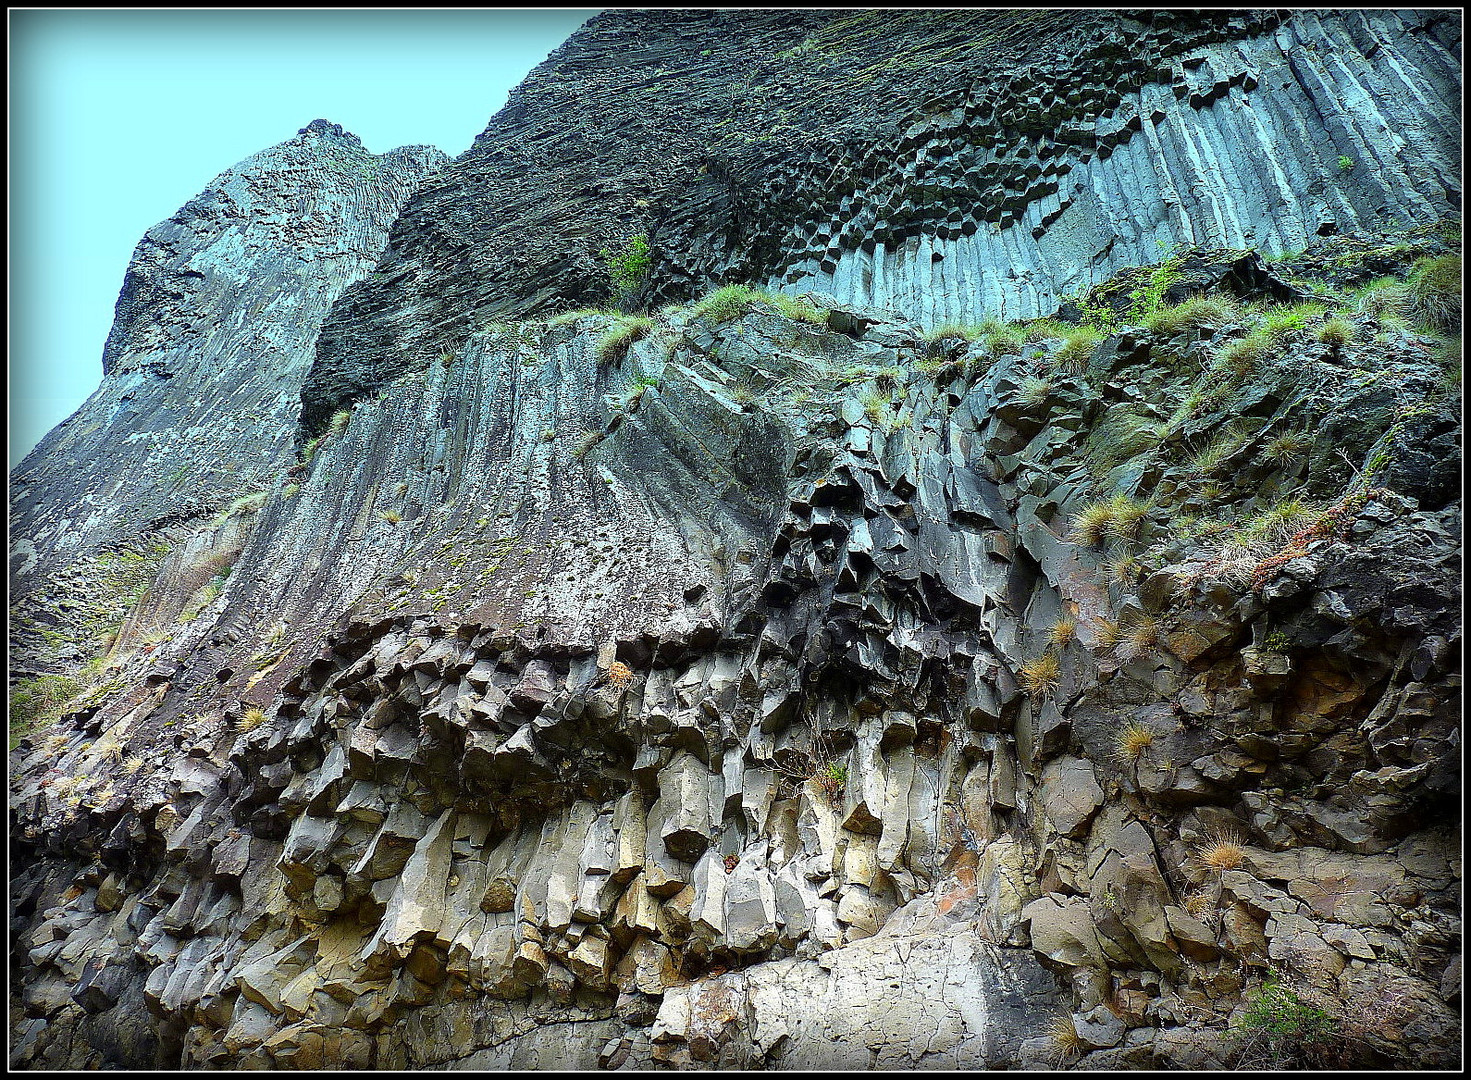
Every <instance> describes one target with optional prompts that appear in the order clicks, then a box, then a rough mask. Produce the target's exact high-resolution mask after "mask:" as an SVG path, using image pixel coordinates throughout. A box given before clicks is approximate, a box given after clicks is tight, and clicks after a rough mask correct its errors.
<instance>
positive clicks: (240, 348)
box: [11, 11, 1461, 1070]
mask: <svg viewBox="0 0 1471 1080" xmlns="http://www.w3.org/2000/svg"><path fill="white" fill-rule="evenodd" d="M1151 19H1152V21H1150V22H1148V23H1141V22H1138V21H1136V20H1134V19H1131V18H1129V17H1126V16H1121V15H1115V14H1112V13H1105V12H1098V13H1086V12H1085V13H1072V12H1069V13H1034V12H1024V13H1009V14H1008V13H1000V14H991V13H985V14H981V13H977V14H971V13H959V12H950V13H943V14H942V15H941V16H931V15H929V14H927V13H922V12H899V13H895V12H865V13H839V12H799V13H777V12H632V11H619V12H610V13H607V14H605V15H601V16H599V17H598V18H596V19H594V20H593V21H592V22H591V23H589V24H588V26H587V27H585V28H584V29H583V30H582V31H580V32H579V33H578V34H577V35H574V37H573V38H572V39H571V40H570V41H569V42H568V43H567V44H565V45H564V46H562V47H561V48H560V49H559V50H557V51H556V52H555V53H554V54H553V55H552V57H551V58H550V59H549V60H548V61H547V63H546V64H544V65H543V66H542V67H540V68H538V69H537V71H536V72H534V73H533V75H532V76H531V77H530V78H529V79H528V81H527V83H526V84H524V85H523V87H522V88H521V89H519V90H518V91H517V92H516V93H515V94H514V95H513V97H512V100H511V103H510V105H509V106H508V107H507V109H506V110H504V111H503V112H502V113H500V114H499V115H498V116H497V117H496V118H495V119H494V120H493V121H492V123H491V125H490V127H489V128H488V129H487V130H486V132H485V133H484V134H483V135H482V136H481V137H480V138H479V139H478V140H477V141H476V144H475V146H474V147H473V148H472V149H471V150H470V151H469V152H468V153H467V154H466V155H464V156H463V157H462V158H460V159H459V160H457V161H455V162H453V163H449V164H442V159H441V158H440V157H439V156H438V155H437V153H436V152H433V151H429V150H423V149H415V150H401V151H394V152H393V153H391V154H388V155H384V156H383V157H382V158H374V157H373V156H371V155H368V154H366V153H365V152H364V151H362V149H361V147H360V146H359V145H358V144H357V143H356V140H355V139H354V138H353V137H352V136H350V135H346V134H344V133H342V132H341V130H340V129H339V128H335V127H334V126H333V125H329V124H327V123H326V122H325V121H318V122H316V123H314V124H312V125H311V126H310V127H309V128H307V129H305V130H304V131H303V132H301V133H299V135H298V138H296V139H294V140H292V141H290V142H288V143H285V144H282V146H279V147H276V148H274V149H272V150H270V151H266V152H265V153H263V154H261V155H258V156H257V157H256V158H252V159H250V160H249V161H248V162H245V163H242V164H241V165H240V166H237V167H236V168H235V169H233V170H231V171H229V172H227V173H225V174H223V175H222V177H221V178H220V179H219V180H217V181H216V182H215V184H213V185H211V188H210V189H209V190H208V191H207V192H206V193H205V194H204V195H202V196H201V197H200V198H199V199H197V200H195V201H194V202H192V203H191V204H189V206H188V207H186V208H185V209H184V210H183V211H181V212H180V214H179V215H177V216H176V218H174V219H171V221H170V222H168V223H165V224H164V225H162V226H159V227H158V228H157V229H155V230H153V232H151V233H150V234H149V236H148V237H147V238H145V241H144V243H143V244H142V245H140V248H139V251H138V253H137V255H136V256H135V260H134V265H133V267H132V269H130V272H129V276H128V279H127V281H126V283H125V286H124V292H123V297H122V299H121V300H120V302H119V313H118V321H117V323H116V326H115V329H114V332H113V336H112V338H111V339H110V340H109V343H108V349H107V356H106V370H107V374H106V378H105V380H104V383H103V386H102V388H101V389H100V390H99V391H98V393H97V395H95V396H94V398H93V399H92V400H91V401H89V403H88V404H87V405H86V406H84V407H83V409H82V410H81V411H80V412H79V413H78V414H77V416H76V417H73V418H72V419H71V420H69V421H67V423H66V424H64V425H62V427H60V428H58V429H57V431H56V432H54V433H53V434H52V435H51V436H49V437H48V439H47V441H46V442H44V443H43V444H42V445H41V446H40V447H38V449H37V451H36V452H35V453H34V454H33V455H32V456H31V457H30V458H28V459H27V461H26V462H25V463H23V465H22V466H21V468H20V470H18V472H17V475H16V477H15V483H16V488H15V490H16V494H15V496H14V498H15V513H16V518H15V520H16V526H15V533H14V535H15V538H16V542H15V544H14V545H13V548H12V590H13V597H14V598H18V599H13V601H12V603H13V604H18V605H19V606H18V607H17V608H16V609H14V614H15V615H18V616H23V618H17V619H16V620H15V621H14V623H13V638H12V648H13V649H14V650H15V655H16V656H17V658H18V660H19V663H18V664H17V667H18V669H19V671H20V672H21V673H27V674H29V673H48V674H49V675H50V676H51V677H53V678H55V677H56V676H66V677H71V678H74V679H75V680H76V682H75V684H74V685H73V686H72V687H71V689H75V690H77V691H78V692H77V693H76V694H75V696H71V695H70V694H69V693H68V694H65V695H62V696H67V697H70V700H67V701H65V702H64V703H63V702H60V701H57V702H53V707H51V708H50V709H49V710H40V711H39V713H37V715H36V720H35V722H34V725H33V727H32V728H31V729H29V730H25V729H20V730H18V729H16V728H14V727H13V728H12V756H11V765H12V799H11V844H12V850H13V852H14V853H15V855H16V860H15V863H14V867H15V870H14V872H13V875H12V882H11V892H12V942H13V948H12V970H13V972H14V973H15V979H14V982H13V998H12V1006H13V1013H12V1015H13V1016H15V1017H17V1019H16V1020H15V1022H14V1038H13V1040H12V1062H13V1064H14V1065H16V1066H17V1067H22V1068H25V1067H31V1068H56V1067H75V1068H89V1067H99V1066H105V1065H125V1066H133V1067H179V1066H182V1067H215V1068H221V1067H223V1068H236V1067H239V1068H327V1067H353V1068H430V1067H434V1068H442V1067H453V1068H472V1069H473V1068H496V1069H503V1068H573V1069H578V1068H584V1069H596V1068H602V1069H610V1070H616V1069H621V1068H629V1069H632V1068H645V1067H650V1066H657V1067H667V1068H782V1069H814V1068H815V1069H863V1068H883V1069H931V1068H946V1069H955V1068H975V1067H988V1068H994V1067H1024V1066H1035V1065H1046V1064H1053V1065H1058V1064H1072V1063H1078V1064H1080V1065H1081V1066H1083V1067H1094V1068H1152V1067H1164V1068H1198V1067H1222V1066H1243V1067H1250V1066H1252V1065H1263V1064H1266V1065H1286V1064H1294V1063H1295V1064H1308V1065H1313V1066H1317V1067H1360V1068H1362V1067H1384V1066H1411V1065H1414V1066H1431V1067H1448V1066H1453V1065H1455V1064H1458V1061H1459V1057H1458V1055H1459V1050H1458V1045H1459V1034H1460V1025H1459V1016H1458V1009H1459V1000H1460V975H1459V971H1460V930H1459V920H1458V910H1459V909H1458V906H1457V905H1458V895H1459V888H1460V872H1461V871H1460V859H1459V853H1458V846H1457V840H1458V832H1457V829H1456V828H1455V820H1456V809H1455V808H1456V807H1458V806H1459V792H1460V777H1459V760H1458V746H1459V738H1460V723H1459V709H1460V670H1459V650H1460V641H1461V630H1460V621H1459V607H1460V592H1459V590H1460V585H1459V582H1460V572H1461V567H1460V554H1459V546H1460V529H1459V523H1460V501H1459V493H1458V491H1457V488H1456V485H1455V483H1454V477H1455V475H1456V471H1457V469H1458V467H1459V460H1460V450H1459V446H1460V420H1459V410H1458V407H1457V402H1456V398H1455V395H1456V393H1457V391H1458V383H1454V384H1452V383H1448V382H1447V378H1446V373H1445V370H1444V367H1443V365H1444V363H1445V356H1446V355H1447V354H1446V351H1445V350H1446V346H1445V344H1444V342H1443V341H1442V336H1441V335H1440V334H1438V333H1432V328H1430V327H1429V326H1427V325H1426V324H1425V323H1424V319H1425V318H1427V317H1431V316H1433V317H1434V318H1437V319H1440V320H1441V321H1440V322H1439V323H1438V324H1437V325H1438V326H1439V327H1440V330H1441V331H1442V332H1443V331H1444V330H1445V328H1446V325H1447V323H1446V321H1445V316H1444V311H1445V310H1446V308H1445V305H1446V303H1447V301H1446V299H1445V296H1444V293H1443V292H1442V293H1440V294H1429V293H1427V289H1428V286H1426V285H1425V281H1426V280H1427V279H1428V277H1429V275H1430V273H1431V270H1432V269H1433V268H1434V267H1435V266H1444V265H1448V264H1447V263H1446V262H1445V260H1448V259H1453V258H1455V256H1454V255H1453V252H1455V251H1458V249H1459V248H1458V246H1459V226H1458V225H1457V224H1455V223H1454V222H1453V221H1452V220H1451V219H1450V217H1449V215H1451V214H1453V212H1454V210H1455V209H1456V208H1457V207H1458V196H1459V191H1458V183H1459V180H1458V174H1457V173H1456V171H1455V163H1456V162H1457V161H1458V160H1459V146H1458V144H1457V142H1456V139H1457V137H1458V136H1457V135H1456V134H1455V132H1456V130H1457V129H1456V128H1455V123H1454V122H1455V116H1456V99H1455V95H1456V94H1457V93H1458V92H1459V89H1458V87H1459V84H1458V78H1459V74H1458V68H1457V67H1456V66H1455V61H1454V59H1453V49H1454V48H1455V47H1456V46H1457V45H1458V43H1459V21H1458V17H1457V16H1455V15H1454V14H1453V13H1449V12H1440V13H1426V14H1419V15H1414V14H1409V13H1360V12H1347V13H1334V14H1332V15H1330V14H1328V13H1316V14H1315V13H1300V14H1292V15H1287V16H1285V17H1284V16H1283V15H1282V14H1280V13H1278V14H1270V15H1262V14H1259V13H1258V14H1245V13H1243V14H1239V15H1235V14H1229V13H1222V14H1214V13H1203V14H1202V13H1188V14H1187V13H1173V14H1169V13H1167V14H1161V15H1155V16H1151ZM737 58H740V60H739V62H737ZM747 72H750V73H751V74H750V75H749V77H748V78H747V77H746V76H745V73H747ZM961 88H963V89H961ZM819 136H820V137H819ZM824 140H826V141H824ZM1340 155H1341V156H1342V157H1343V158H1344V159H1346V160H1349V165H1348V166H1347V167H1344V166H1343V165H1342V163H1341V162H1340V161H1339V160H1338V158H1339V157H1340ZM637 233H646V234H647V235H648V237H649V240H650V242H651V245H652V250H653V258H652V263H651V266H650V268H649V270H648V272H647V273H646V274H643V275H641V276H640V279H639V282H638V283H637V288H635V289H633V290H625V297H624V300H625V306H627V307H629V308H634V307H640V306H643V307H647V306H648V305H649V304H650V303H657V302H664V301H675V302H674V303H672V304H670V305H668V306H666V307H664V308H662V309H661V310H659V311H658V312H657V313H656V314H654V315H652V316H650V317H648V318H647V321H639V320H638V319H635V318H632V317H630V316H625V315H621V314H619V313H616V312H612V311H597V310H587V311H581V312H572V313H568V314H565V315H561V316H558V317H556V318H551V319H546V318H538V317H534V316H537V315H539V314H540V313H545V312H550V311H555V310H557V309H558V308H560V307H566V306H569V304H570V303H572V302H578V301H581V300H585V299H593V298H599V299H600V298H601V297H602V296H603V295H605V294H606V290H607V272H606V270H605V269H604V268H602V260H601V259H600V258H599V257H598V256H597V254H596V253H597V252H598V251H599V250H600V249H602V248H604V247H609V246H612V247H615V248H616V247H617V245H619V244H620V243H622V242H623V241H624V240H626V239H627V238H628V237H630V236H632V235H634V234H637ZM1337 233H1343V234H1349V233H1353V234H1354V235H1335V234H1337ZM1310 240H1311V244H1309V241H1310ZM1178 242H1183V243H1185V244H1187V245H1194V247H1192V248H1191V249H1190V250H1188V251H1186V250H1184V249H1180V250H1176V251H1173V252H1166V251H1163V250H1161V249H1168V248H1170V247H1171V245H1173V244H1176V243H1178ZM1304 245H1308V246H1307V250H1306V251H1304V252H1302V253H1301V254H1298V255H1295V256H1292V257H1290V258H1286V259H1280V260H1274V259H1273V258H1270V256H1273V255H1276V254H1278V253H1280V249H1282V248H1295V247H1302V246H1304ZM1226 248H1230V249H1232V250H1223V249H1226ZM1235 249H1242V250H1235ZM1245 249H1264V250H1265V251H1266V254H1267V256H1269V257H1265V258H1264V257H1263V255H1262V254H1261V252H1260V251H1252V250H1245ZM1167 253H1170V254H1171V258H1169V259H1168V260H1164V259H1163V256H1164V255H1165V254H1167ZM1437 260H1438V261H1437ZM1149 264H1153V265H1149ZM1140 266H1143V267H1144V268H1143V269H1137V267H1140ZM375 267H376V269H375ZM1382 275H1389V276H1392V277H1396V278H1408V280H1407V281H1406V282H1402V283H1395V284H1390V285H1384V284H1382V283H1381V284H1380V285H1378V286H1376V287H1375V288H1374V289H1372V290H1369V291H1368V292H1365V293H1363V294H1362V295H1358V296H1350V295H1349V293H1348V292H1346V291H1345V289H1346V287H1347V286H1348V285H1350V284H1353V283H1355V282H1357V281H1361V280H1365V279H1369V278H1375V277H1379V276H1382ZM722 280H744V281H747V282H752V283H757V284H764V285H766V286H767V287H768V288H770V289H771V290H772V291H770V292H761V291H756V290H752V289H745V290H740V289H736V290H726V291H725V292H723V293H720V294H717V295H716V296H714V297H711V298H710V299H708V300H706V301H702V302H699V303H690V302H689V301H692V300H695V299H696V298H697V297H699V296H700V295H701V294H702V293H704V292H706V291H708V288H709V287H710V286H713V285H714V284H717V283H719V282H720V281H722ZM1091 285H1097V286H1098V288H1095V289H1093V291H1091V292H1090V293H1087V294H1082V293H1078V294H1075V295H1072V296H1070V297H1065V295H1064V294H1067V293H1070V292H1072V291H1073V290H1075V289H1077V288H1079V287H1080V286H1091ZM1427 296H1428V297H1429V298H1428V299H1427ZM1314 297H1316V298H1318V299H1319V300H1321V301H1323V302H1324V303H1322V304H1320V305H1319V306H1318V307H1312V306H1303V305H1302V304H1301V303H1298V302H1300V301H1303V300H1304V299H1311V298H1314ZM1065 298H1066V299H1068V303H1067V304H1063V300H1064V299H1065ZM1192 299H1193V306H1192ZM1249 300H1250V301H1272V302H1276V303H1277V304H1278V305H1279V306H1277V307H1275V308H1270V309H1263V308H1259V307H1250V306H1247V304H1246V301H1249ZM1432 301H1434V302H1435V304H1437V305H1438V306H1434V307H1427V305H1430V304H1431V302H1432ZM1293 303H1297V306H1284V305H1291V304H1293ZM1326 308H1332V309H1333V310H1332V311H1331V312H1330V311H1328V310H1325V309H1326ZM1058 309H1060V311H1059V314H1060V316H1061V317H1063V318H1065V319H1067V320H1069V321H1068V322H1059V321H1057V320H1041V321H1034V322H1032V323H1031V324H1029V325H1026V326H1021V325H1017V326H1013V327H1008V326H1005V325H1003V324H1000V323H996V324H993V325H989V326H982V327H964V326H962V327H955V328H937V327H936V324H938V323H941V322H943V321H945V320H949V319H957V318H962V317H963V318H973V317H979V316H980V315H982V314H991V315H997V316H1001V317H1009V318H1015V317H1018V316H1031V315H1038V314H1042V313H1044V312H1047V311H1053V310H1058ZM1427 312H1430V315H1429V316H1427V314H1426V313H1427ZM1456 312H1457V314H1456V315H1455V319H1454V322H1455V325H1456V326H1458V325H1459V314H1458V312H1459V308H1458V307H1457V308H1456ZM1330 314H1334V315H1335V316H1336V318H1334V319H1331V320H1330V319H1329V318H1328V316H1329V315H1330ZM492 319H502V320H506V319H513V320H515V321H509V322H507V321H502V322H491V321H490V320H492ZM1080 324H1083V325H1080ZM1456 363H1457V364H1458V363H1459V360H1458V356H1457V359H1456ZM1457 370H1458V368H1457ZM222 417H224V418H228V419H221V418H222ZM227 465H234V466H235V468H233V469H227V468H225V466H227ZM211 467H214V468H216V469H217V470H218V475H215V474H211V473H210V472H209V471H208V470H209V469H210V468H211ZM107 632H110V640H109V641H108V642H107V643H106V645H105V649H106V651H105V654H103V655H98V652H99V645H98V643H97V638H98V636H99V634H101V633H107ZM93 656H97V660H96V661H95V662H94V663H93V664H91V665H90V666H85V667H84V665H83V663H82V662H83V661H84V660H85V659H87V658H89V657H93ZM27 685H29V684H27ZM48 685H50V686H53V687H54V686H55V685H56V684H55V683H52V684H48ZM25 692H26V693H27V694H29V695H30V696H29V698H28V699H27V700H28V701H32V702H34V701H37V700H40V699H41V696H42V695H41V693H40V690H39V689H38V688H34V687H32V688H30V689H26V691H25ZM13 700H14V699H13ZM33 711H34V710H33ZM1268 973H1270V975H1271V982H1270V984H1269V985H1267V986H1266V987H1265V988H1264V987H1263V981H1264V977H1265V976H1266V975H1267V974H1268ZM1315 1008H1316V1009H1321V1010H1322V1015H1323V1016H1324V1017H1325V1018H1326V1019H1323V1020H1320V1021H1315V1022H1314V1023H1316V1024H1317V1025H1318V1026H1316V1027H1314V1026H1312V1025H1307V1024H1305V1023H1299V1024H1297V1025H1296V1026H1295V1027H1289V1028H1288V1030H1295V1031H1298V1032H1299V1036H1298V1037H1297V1038H1295V1039H1285V1038H1284V1037H1282V1036H1281V1035H1280V1032H1281V1031H1282V1030H1284V1027H1283V1024H1282V1023H1277V1024H1276V1026H1271V1025H1270V1024H1265V1023H1263V1022H1262V1021H1261V1016H1262V1015H1263V1012H1264V1011H1267V1012H1270V1011H1271V1010H1276V1014H1275V1015H1276V1019H1277V1020H1281V1019H1282V1018H1283V1017H1286V1018H1287V1019H1288V1020H1292V1019H1294V1018H1296V1019H1297V1020H1301V1019H1302V1017H1303V1015H1305V1014H1306V1013H1309V1012H1311V1010H1312V1009H1315ZM1294 1010H1297V1011H1294ZM1254 1018H1255V1019H1254ZM1325 1025H1326V1026H1325Z"/></svg>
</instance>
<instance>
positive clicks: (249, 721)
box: [235, 708, 266, 735]
mask: <svg viewBox="0 0 1471 1080" xmlns="http://www.w3.org/2000/svg"><path fill="white" fill-rule="evenodd" d="M265 722H266V714H265V713H264V712H263V711H262V710H260V709H256V708H250V709H246V710H245V715H244V716H242V717H240V719H239V720H236V721H235V730H236V731H238V732H239V733H240V734H242V735H244V734H245V733H246V732H247V731H254V730H255V729H256V728H258V727H260V726H261V725H262V724H264V723H265Z"/></svg>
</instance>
